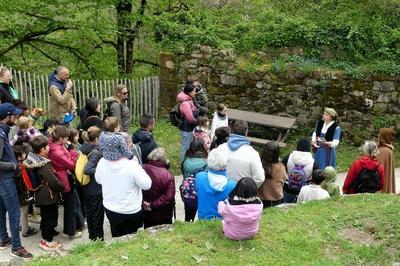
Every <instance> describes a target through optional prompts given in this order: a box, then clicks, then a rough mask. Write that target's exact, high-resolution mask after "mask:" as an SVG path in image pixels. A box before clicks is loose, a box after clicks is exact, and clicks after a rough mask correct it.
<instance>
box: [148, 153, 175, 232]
mask: <svg viewBox="0 0 400 266" xmlns="http://www.w3.org/2000/svg"><path fill="white" fill-rule="evenodd" d="M148 160H149V161H148V163H147V164H144V165H143V169H144V170H145V171H146V173H147V174H148V175H149V176H150V178H151V188H150V189H149V190H146V191H143V209H144V228H148V227H151V226H155V225H160V224H172V215H173V210H174V206H175V178H174V175H173V174H171V172H169V171H168V168H169V162H168V160H167V158H166V153H165V150H164V149H163V148H156V149H154V150H153V151H152V152H150V154H149V156H148Z"/></svg>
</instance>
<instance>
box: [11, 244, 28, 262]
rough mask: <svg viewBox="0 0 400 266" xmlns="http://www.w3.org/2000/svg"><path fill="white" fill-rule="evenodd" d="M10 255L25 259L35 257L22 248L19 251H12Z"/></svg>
mask: <svg viewBox="0 0 400 266" xmlns="http://www.w3.org/2000/svg"><path fill="white" fill-rule="evenodd" d="M10 255H11V256H13V257H19V258H23V259H31V258H33V255H32V254H31V253H29V252H28V251H27V250H26V249H25V248H24V247H20V248H19V249H17V250H11V252H10Z"/></svg>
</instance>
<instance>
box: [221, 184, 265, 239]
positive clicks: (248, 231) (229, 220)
mask: <svg viewBox="0 0 400 266" xmlns="http://www.w3.org/2000/svg"><path fill="white" fill-rule="evenodd" d="M262 210H263V204H262V202H261V200H260V199H259V198H258V197H257V185H256V183H255V182H254V180H253V179H251V178H248V177H244V178H242V179H240V180H239V181H238V182H237V184H236V186H235V188H234V189H233V190H232V191H231V193H230V194H229V198H228V199H227V200H225V201H220V202H219V203H218V213H219V214H220V215H221V216H222V217H223V220H222V227H223V230H224V235H225V236H226V237H227V238H230V239H232V240H245V239H251V238H253V237H254V236H255V235H256V234H257V232H258V229H259V226H260V219H261V215H262Z"/></svg>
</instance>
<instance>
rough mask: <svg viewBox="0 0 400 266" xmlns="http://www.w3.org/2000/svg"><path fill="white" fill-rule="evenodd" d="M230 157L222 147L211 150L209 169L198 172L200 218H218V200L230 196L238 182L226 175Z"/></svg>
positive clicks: (219, 216) (197, 188)
mask: <svg viewBox="0 0 400 266" xmlns="http://www.w3.org/2000/svg"><path fill="white" fill-rule="evenodd" d="M227 163H228V159H227V157H226V156H224V152H223V151H222V150H221V149H214V150H212V151H210V154H209V155H208V158H207V166H208V171H202V172H199V173H197V174H196V191H197V195H198V198H197V201H198V218H199V220H204V219H213V218H218V219H222V217H221V215H219V213H218V202H220V201H224V200H225V199H227V198H228V196H229V193H230V192H231V191H232V190H233V188H234V187H235V185H236V182H235V181H233V179H231V178H229V177H227V176H226V165H227Z"/></svg>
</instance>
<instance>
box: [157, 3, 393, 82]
mask: <svg viewBox="0 0 400 266" xmlns="http://www.w3.org/2000/svg"><path fill="white" fill-rule="evenodd" d="M239 2H240V3H238V4H231V5H226V6H225V7H223V8H208V9H204V10H203V11H202V12H198V9H199V8H200V7H199V6H198V5H196V4H194V3H193V4H192V6H191V8H190V9H189V10H187V11H186V10H181V11H180V12H178V13H175V14H171V13H168V14H167V13H166V14H165V15H164V16H160V17H158V19H157V20H156V23H155V25H156V26H155V27H156V38H155V41H156V42H158V43H159V44H161V46H162V47H163V48H169V49H171V50H176V49H177V48H178V47H184V48H186V49H187V50H189V51H190V50H191V49H193V48H195V47H196V46H197V45H201V44H205V45H210V46H212V47H217V48H227V47H229V48H232V47H233V48H234V49H235V50H236V52H237V53H251V52H252V51H271V49H285V48H287V47H297V48H301V50H302V52H301V53H300V54H299V56H298V57H297V58H288V59H289V61H290V63H293V65H295V66H298V65H300V66H303V67H304V70H306V71H311V70H313V69H316V68H321V67H327V68H335V65H336V67H337V68H338V69H342V70H345V71H346V72H347V73H348V74H349V75H350V76H352V77H354V78H357V79H359V78H362V77H363V75H364V72H366V71H367V72H368V71H371V72H373V73H374V74H375V73H387V74H392V75H396V74H398V73H399V72H400V69H399V66H398V64H397V62H398V61H399V59H400V42H399V40H400V22H399V21H400V20H399V18H400V15H399V14H400V2H399V1H398V0H384V1H373V0H363V1H356V0H344V1H336V0H322V1H292V0H265V1H252V3H251V4H247V5H243V2H241V1H239ZM325 51H326V52H325ZM278 57H279V56H278ZM288 59H284V60H283V61H285V60H288ZM290 59H293V61H291V60H290ZM281 61H282V59H281V58H278V59H277V61H275V62H273V63H272V70H273V71H281V70H282V69H285V67H284V64H283V63H282V62H281ZM334 62H336V64H334ZM338 62H340V64H338ZM383 62H384V63H383Z"/></svg>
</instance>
